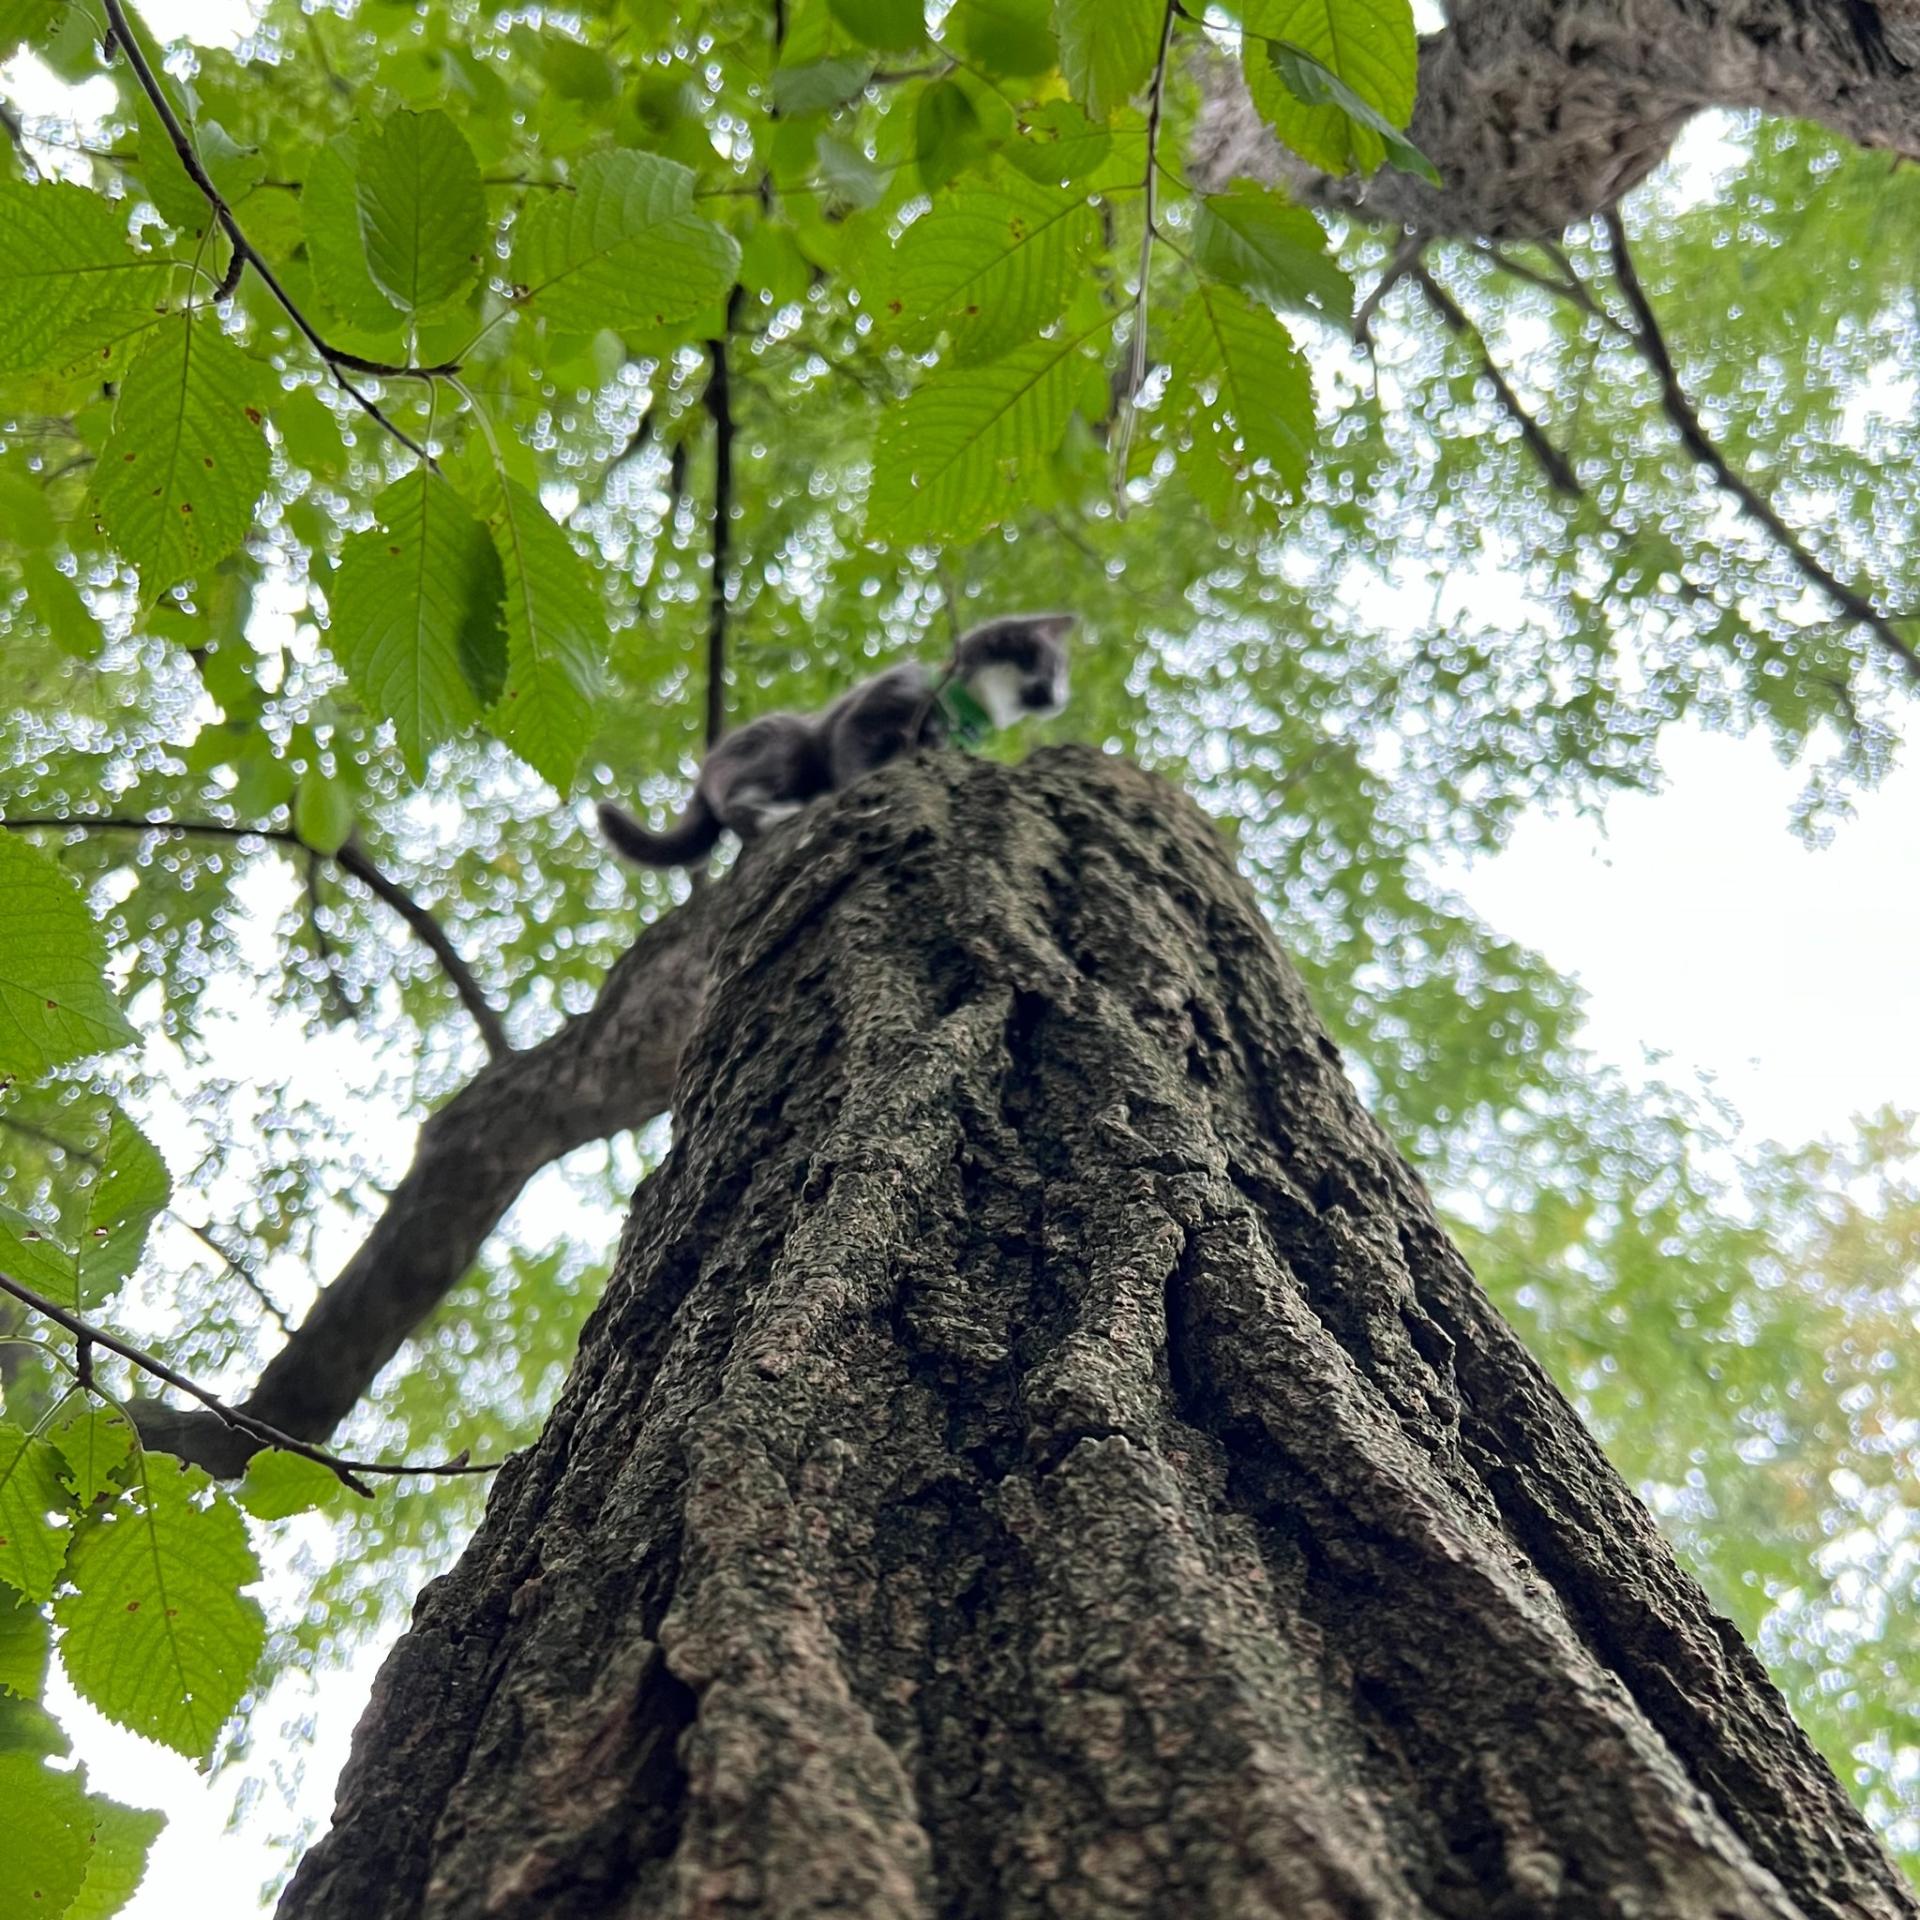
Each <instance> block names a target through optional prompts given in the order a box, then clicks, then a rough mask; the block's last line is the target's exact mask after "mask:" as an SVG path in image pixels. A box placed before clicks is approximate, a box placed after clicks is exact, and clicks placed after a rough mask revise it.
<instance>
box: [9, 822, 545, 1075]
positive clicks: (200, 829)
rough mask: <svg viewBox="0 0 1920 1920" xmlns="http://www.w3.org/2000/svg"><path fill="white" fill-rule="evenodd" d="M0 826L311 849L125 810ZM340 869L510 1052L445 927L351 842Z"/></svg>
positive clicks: (287, 837)
mask: <svg viewBox="0 0 1920 1920" xmlns="http://www.w3.org/2000/svg"><path fill="white" fill-rule="evenodd" d="M0 827H14V828H19V827H58V828H62V829H75V830H79V831H82V832H86V833H99V832H103V831H104V832H115V833H177V834H183V835H192V836H197V837H201V838H207V839H215V840H266V841H269V842H271V843H272V844H273V845H275V846H279V847H290V848H294V849H297V850H298V851H300V852H302V853H307V854H311V853H313V852H315V851H316V849H315V848H314V847H312V846H310V845H309V844H308V843H307V842H306V841H305V840H302V839H301V838H300V836H299V835H298V834H297V833H292V832H289V831H288V830H287V829H286V828H285V827H242V826H230V825H228V824H227V823H226V822H225V821H221V820H146V819H141V818H138V817H135V816H131V815H126V814H105V813H86V814H75V815H73V816H71V817H70V818H67V819H60V818H58V817H56V816H53V815H40V814H36V815H31V816H22V817H16V818H14V819H9V820H0ZM331 858H332V860H333V862H334V864H335V865H336V866H338V867H339V868H340V870H341V871H342V872H343V873H350V874H352V875H353V877H354V878H355V879H356V880H358V881H359V882H360V883H361V884H362V885H363V886H365V887H366V889H367V891H368V892H369V893H372V894H373V895H375V896H376V897H377V898H379V899H381V900H384V901H385V902H386V903H387V905H388V906H390V907H391V908H392V909H393V910H394V912H395V913H397V914H398V915H399V916H400V918H401V919H402V920H404V921H405V922H406V923H407V925H408V926H409V927H411V928H412V929H413V932H414V936H415V938H416V939H418V940H419V942H420V944H421V945H422V946H423V947H425V948H426V949H427V951H428V952H429V953H431V954H432V955H433V957H434V958H435V959H436V960H438V961H439V962H440V965H441V968H442V970H443V971H444V972H445V974H446V976H447V979H448V982H449V983H450V984H451V986H452V987H453V990H454V992H455V993H456V994H458V995H459V997H460V1004H461V1005H462V1006H463V1007H465V1008H466V1010H467V1012H468V1013H469V1014H471V1015H472V1017H473V1024H474V1025H475V1026H476V1027H478V1028H479V1029H480V1038H481V1039H482V1040H483V1041H485V1042H486V1048H487V1051H488V1052H489V1053H490V1054H492V1055H493V1057H494V1058H495V1059H496V1060H498V1059H500V1058H502V1057H503V1056H504V1055H506V1054H509V1053H511V1052H512V1051H513V1048H512V1047H511V1046H510V1045H509V1044H508V1041H507V1030H506V1028H505V1027H504V1026H502V1025H501V1023H500V1015H499V1012H498V1011H497V1009H496V1008H495V1007H494V1004H493V1002H492V1001H491V1000H489V999H488V998H487V996H486V994H485V993H483V992H482V991H481V988H480V983H479V981H477V980H476V979H475V978H474V977H473V972H472V970H471V969H470V968H469V967H468V965H467V963H466V962H465V961H464V960H463V959H462V958H461V957H460V951H459V949H458V948H457V947H456V946H455V945H454V944H453V942H452V941H451V940H450V939H448V938H447V931H446V929H445V928H444V927H443V926H441V924H440V922H439V921H438V920H436V919H435V918H434V917H433V915H432V914H431V913H429V912H428V911H427V909H426V908H425V907H423V906H422V905H421V904H420V902H419V901H418V900H416V899H415V898H414V897H413V895H412V894H410V893H409V892H408V891H407V890H406V888H405V887H403V886H401V885H400V883H399V882H398V881H397V880H392V879H389V878H388V877H387V875H386V874H384V873H382V872H381V870H380V869H379V868H378V867H377V866H375V865H374V863H373V862H372V860H370V859H369V858H368V857H367V855H366V854H365V853H364V852H362V851H361V849H360V848H359V847H358V846H356V845H355V844H354V843H353V842H352V841H348V842H347V844H346V845H345V846H343V847H342V848H340V849H339V851H338V852H337V853H335V854H333V855H332V856H331Z"/></svg>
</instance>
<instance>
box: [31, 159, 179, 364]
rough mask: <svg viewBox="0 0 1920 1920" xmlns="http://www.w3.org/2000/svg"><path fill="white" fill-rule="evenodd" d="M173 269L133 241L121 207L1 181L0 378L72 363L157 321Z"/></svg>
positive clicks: (72, 190)
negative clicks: (135, 244) (3, 374)
mask: <svg viewBox="0 0 1920 1920" xmlns="http://www.w3.org/2000/svg"><path fill="white" fill-rule="evenodd" d="M172 264H173V263H172V261H171V260H170V259H169V258H168V257H167V256H165V255H159V254H152V253H142V252H140V251H139V250H138V249H136V248H135V247H134V246H133V244H132V243H131V242H130V241H129V240H128V238H127V214H126V208H125V207H124V205H116V204H114V203H113V202H112V201H108V200H104V199H102V198H101V197H100V195H99V194H97V193H89V192H88V191H87V190H86V188H84V187H76V186H71V185H68V184H67V183H65V182H64V181H56V182H52V183H50V184H48V185H45V186H37V187H23V186H18V185H15V184H13V183H11V182H0V373H39V372H44V371H47V370H49V369H52V368H58V367H65V366H69V365H71V364H73V363H74V362H76V361H78V360H82V359H85V358H86V357H87V356H89V355H90V354H93V353H95V352H97V351H99V350H100V349H101V348H103V347H105V346H107V345H108V344H110V343H112V342H114V341H117V340H119V339H120V338H121V337H122V336H123V335H124V334H125V333H126V332H127V331H128V330H129V329H130V328H138V327H142V326H146V325H149V324H152V323H153V322H154V320H155V312H154V309H155V308H156V306H157V305H158V304H159V303H160V302H161V300H162V299H163V298H164V296H165V293H166V286H167V275H168V274H169V272H170V271H171V269H172Z"/></svg>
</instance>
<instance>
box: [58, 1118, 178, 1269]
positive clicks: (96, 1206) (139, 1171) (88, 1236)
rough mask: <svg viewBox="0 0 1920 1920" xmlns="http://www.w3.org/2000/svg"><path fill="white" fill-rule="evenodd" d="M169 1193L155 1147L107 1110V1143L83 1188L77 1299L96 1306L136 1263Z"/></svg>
mask: <svg viewBox="0 0 1920 1920" xmlns="http://www.w3.org/2000/svg"><path fill="white" fill-rule="evenodd" d="M172 1193H173V1179H172V1176H171V1175H170V1174H169V1173H168V1172H167V1163H166V1162H165V1161H164V1160H163V1159H161V1157H160V1150H159V1149H158V1148H157V1147H156V1146H155V1145H154V1144H153V1142H152V1141H151V1140H149V1139H148V1138H147V1136H146V1135H145V1134H144V1133H142V1132H141V1131H140V1129H139V1128H138V1127H137V1126H135V1125H134V1123H133V1122H132V1121H131V1120H130V1119H129V1118H128V1117H127V1115H126V1114H125V1113H124V1112H122V1111H121V1109H120V1108H119V1106H117V1105H116V1106H114V1107H113V1108H112V1110H111V1114H110V1117H109V1119H108V1123H107V1143H106V1148H105V1150H104V1152H103V1153H102V1155H101V1157H100V1165H99V1167H98V1168H97V1169H96V1170H95V1172H94V1176H93V1184H92V1186H91V1187H90V1188H89V1189H88V1190H87V1224H86V1230H85V1233H84V1235H83V1236H82V1238H81V1242H80V1302H79V1304H80V1305H81V1306H82V1307H95V1306H98V1305H99V1304H100V1302H101V1301H103V1300H105V1299H107V1298H108V1297H109V1296H110V1295H111V1294H112V1293H113V1292H114V1291H115V1289H117V1288H118V1287H119V1285H120V1283H121V1281H123V1280H124V1279H126V1277H127V1275H128V1274H130V1273H131V1272H132V1271H133V1270H134V1268H135V1267H137V1266H138V1265H139V1264H140V1252H141V1249H142V1248H143V1247H144V1246H145V1245H146V1243H147V1229H148V1228H149V1227H150V1226H152V1224H153V1218H154V1215H155V1214H157V1213H158V1212H159V1211H160V1210H161V1208H162V1207H164V1206H165V1205H166V1204H167V1201H168V1199H169V1197H170V1196H171V1195H172Z"/></svg>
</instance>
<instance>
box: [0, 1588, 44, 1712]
mask: <svg viewBox="0 0 1920 1920" xmlns="http://www.w3.org/2000/svg"><path fill="white" fill-rule="evenodd" d="M52 1650H53V1626H52V1624H51V1622H49V1620H48V1619H47V1616H46V1615H45V1614H44V1613H42V1612H41V1611H40V1609H39V1608H38V1607H36V1606H35V1605H34V1604H33V1602H32V1601H30V1600H27V1599H25V1598H23V1597H22V1596H21V1595H20V1594H17V1593H0V1687H5V1688H6V1689H7V1690H8V1691H9V1692H10V1693H17V1694H19V1695H21V1696H22V1697H24V1698H25V1699H28V1700H37V1699H39V1697H40V1692H41V1689H42V1688H43V1687H44V1686H45V1685H46V1683H47V1661H48V1658H49V1657H50V1655H51V1653H52Z"/></svg>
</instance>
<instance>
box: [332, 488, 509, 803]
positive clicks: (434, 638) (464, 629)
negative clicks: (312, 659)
mask: <svg viewBox="0 0 1920 1920" xmlns="http://www.w3.org/2000/svg"><path fill="white" fill-rule="evenodd" d="M374 512H375V514H376V515H377V516H378V524H377V525H375V526H373V527H370V528H369V529H368V530H367V531H366V532H365V533H359V534H355V535H354V537H353V538H352V539H351V540H349V541H348V542H347V544H346V546H345V548H344V549H343V550H342V552H341V555H340V570H339V574H338V576H337V577H336V579H335V581H334V587H333V595H332V600H333V609H332V611H333V618H332V624H331V626H330V628H329V644H330V645H331V647H332V649H333V656H334V658H335V659H336V660H338V661H339V662H340V665H341V666H342V667H343V668H344V669H345V670H346V674H347V678H348V679H349V680H351V681H352V682H353V685H354V687H355V689H356V691H357V692H358V693H359V695H360V697H361V699H363V700H364V701H365V702H366V703H367V705H368V707H369V709H370V710H371V711H372V712H373V713H374V714H375V715H376V716H378V717H380V718H382V719H387V720H391V721H392V722H393V730H394V737H395V739H396V740H397V741H398V743H399V746H400V751H401V754H402V755H403V757H404V758H405V760H406V763H407V770H408V772H410V773H411V774H412V775H413V777H414V779H416V780H420V779H423V778H424V777H425V775H426V769H427V757H428V755H430V754H431V753H432V751H433V750H434V748H435V747H437V746H440V745H441V744H443V743H444V742H445V741H448V740H451V739H454V738H455V737H456V736H457V735H459V734H460V733H461V732H463V731H464V730H465V729H466V728H467V727H468V726H470V725H472V724H473V722H474V721H476V720H478V719H479V718H480V715H481V712H482V710H483V709H484V708H485V707H486V706H487V705H489V704H491V702H492V700H493V699H495V698H497V697H498V695H499V692H500V690H501V687H502V685H503V684H504V680H505V675H506V667H507V638H506V630H505V628H504V626H503V625H502V622H501V596H502V594H503V592H504V591H505V581H504V578H503V576H502V574H501V571H500V561H499V557H498V555H497V554H496V553H495V551H494V545H493V542H492V540H490V539H489V538H488V535H487V530H486V528H485V527H484V526H482V525H481V523H480V522H479V521H478V520H477V519H476V518H475V517H474V515H473V513H472V512H471V511H470V510H469V508H468V506H467V504H466V502H465V501H464V500H462V499H461V498H460V496H459V494H457V493H456V492H455V491H454V490H453V488H452V486H451V485H449V484H448V482H446V481H445V480H443V479H441V478H440V477H439V476H438V475H437V474H435V473H434V472H433V471H432V469H431V468H429V467H425V466H421V467H418V468H416V469H415V470H414V471H413V472H412V473H410V474H408V475H407V476H406V477H405V478H404V479H400V480H396V481H395V482H394V483H393V485H392V486H390V487H389V488H388V489H387V490H386V492H385V493H383V494H381V496H380V497H379V499H378V500H376V501H375V502H374Z"/></svg>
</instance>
